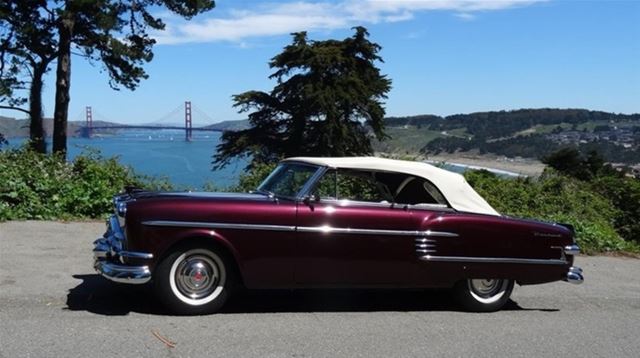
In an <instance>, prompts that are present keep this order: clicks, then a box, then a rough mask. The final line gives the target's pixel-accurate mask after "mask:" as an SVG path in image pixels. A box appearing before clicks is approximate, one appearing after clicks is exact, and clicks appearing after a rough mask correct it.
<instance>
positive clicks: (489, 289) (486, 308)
mask: <svg viewBox="0 0 640 358" xmlns="http://www.w3.org/2000/svg"><path fill="white" fill-rule="evenodd" d="M513 284H514V281H513V280H508V279H467V280H463V281H460V282H458V283H457V284H456V286H455V287H454V289H453V291H454V292H453V294H454V297H455V298H456V301H458V303H459V304H460V305H461V306H462V307H464V308H465V309H466V310H468V311H473V312H494V311H497V310H499V309H501V308H502V307H503V306H504V305H505V303H507V301H508V300H509V297H510V296H511V292H512V291H513Z"/></svg>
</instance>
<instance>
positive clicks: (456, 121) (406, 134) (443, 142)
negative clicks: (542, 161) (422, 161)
mask: <svg viewBox="0 0 640 358" xmlns="http://www.w3.org/2000/svg"><path fill="white" fill-rule="evenodd" d="M385 121H386V124H387V133H388V134H389V135H390V136H391V139H389V140H388V141H384V142H376V143H375V147H376V150H378V151H384V152H400V153H417V152H422V153H425V154H439V153H443V152H444V153H455V152H477V153H478V154H480V155H482V154H485V153H491V154H495V155H503V156H507V157H525V158H541V157H543V156H545V155H547V154H549V153H550V152H552V151H555V150H557V149H559V148H560V147H563V146H576V147H578V148H580V149H581V150H583V151H589V150H597V151H599V152H601V153H602V154H603V155H604V156H605V158H607V159H608V160H609V161H612V162H619V163H627V164H636V163H640V114H637V113H636V114H617V113H609V112H602V111H589V110H586V109H552V108H543V109H520V110H515V111H496V112H478V113H470V114H456V115H452V116H447V117H440V116H433V115H419V116H410V117H389V118H386V119H385Z"/></svg>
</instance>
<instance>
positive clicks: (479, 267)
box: [414, 212, 573, 285]
mask: <svg viewBox="0 0 640 358" xmlns="http://www.w3.org/2000/svg"><path fill="white" fill-rule="evenodd" d="M414 215H416V217H417V220H418V221H420V227H421V230H433V231H444V232H452V233H456V234H458V237H436V238H431V239H433V240H434V241H435V252H434V253H431V255H433V256H447V257H462V258H467V257H468V258H515V259H536V260H550V259H551V260H561V259H563V258H564V255H563V252H562V248H563V247H564V246H566V245H569V244H571V243H573V234H572V233H571V231H569V230H568V229H567V228H565V227H562V226H559V225H554V224H548V223H542V222H536V221H530V220H521V219H514V218H507V217H500V216H492V215H480V214H469V213H459V212H451V213H441V214H440V215H437V216H434V215H431V214H427V213H424V214H421V213H419V212H416V213H414ZM421 262H422V265H421V267H420V270H419V275H420V277H421V278H422V279H424V280H426V281H430V280H434V281H436V283H437V284H439V285H443V284H445V283H446V284H448V285H451V284H454V283H455V282H456V281H457V280H459V279H461V278H510V279H515V280H517V281H518V282H519V283H520V284H534V283H543V282H551V281H557V280H561V279H563V278H564V277H565V276H566V272H567V270H568V268H569V267H570V266H571V264H572V262H573V259H572V258H571V257H568V258H567V261H566V263H565V264H561V265H560V264H553V265H552V264H520V263H518V264H512V263H490V262H489V263H474V262H464V261H463V262H436V261H434V262H430V261H424V260H423V261H421ZM435 272H438V275H437V277H434V276H435Z"/></svg>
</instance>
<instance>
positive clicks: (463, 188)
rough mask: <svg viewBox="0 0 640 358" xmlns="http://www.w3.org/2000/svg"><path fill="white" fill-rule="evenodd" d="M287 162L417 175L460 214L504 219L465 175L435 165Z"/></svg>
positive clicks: (373, 160) (374, 159) (336, 159)
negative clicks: (432, 186) (467, 213)
mask: <svg viewBox="0 0 640 358" xmlns="http://www.w3.org/2000/svg"><path fill="white" fill-rule="evenodd" d="M285 161H296V162H305V163H309V164H315V165H321V166H326V167H329V168H349V169H368V170H377V171H390V172H399V173H405V174H411V175H415V176H417V177H421V178H424V179H427V180H429V181H431V182H432V183H433V184H434V185H435V186H436V187H437V188H438V189H440V191H441V192H442V195H444V197H445V198H446V199H447V201H448V202H449V204H451V206H452V207H453V208H454V209H456V210H458V211H465V212H470V213H478V214H487V215H498V216H499V215H500V214H499V213H498V212H497V211H496V210H495V209H494V208H492V207H491V205H489V203H487V202H486V201H485V200H484V198H482V197H481V196H480V194H478V193H477V192H476V191H475V190H473V188H472V187H471V186H470V185H469V183H467V181H466V180H465V179H464V177H463V176H462V175H460V174H457V173H453V172H450V171H448V170H444V169H441V168H438V167H435V166H433V165H431V164H427V163H423V162H412V161H407V160H394V159H386V158H377V157H334V158H320V157H294V158H287V159H285Z"/></svg>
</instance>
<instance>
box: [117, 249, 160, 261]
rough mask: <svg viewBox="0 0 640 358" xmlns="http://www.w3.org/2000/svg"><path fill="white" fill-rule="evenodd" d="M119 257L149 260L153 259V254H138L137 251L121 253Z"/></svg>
mask: <svg viewBox="0 0 640 358" xmlns="http://www.w3.org/2000/svg"><path fill="white" fill-rule="evenodd" d="M118 256H120V257H126V258H129V259H145V260H149V259H152V258H153V254H151V253H148V252H136V251H120V252H118Z"/></svg>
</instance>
